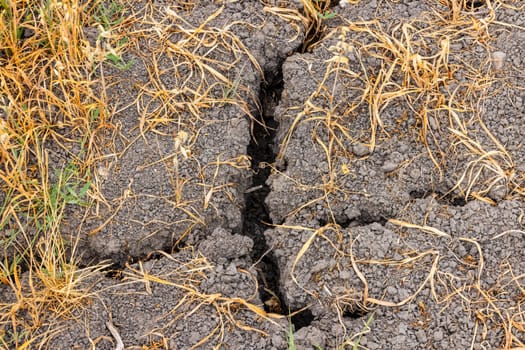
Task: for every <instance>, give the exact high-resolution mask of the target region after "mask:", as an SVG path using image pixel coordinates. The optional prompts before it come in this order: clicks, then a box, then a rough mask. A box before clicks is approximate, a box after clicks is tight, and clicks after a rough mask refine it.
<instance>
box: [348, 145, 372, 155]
mask: <svg viewBox="0 0 525 350" xmlns="http://www.w3.org/2000/svg"><path fill="white" fill-rule="evenodd" d="M352 152H353V153H354V154H355V155H356V156H358V157H364V156H367V155H369V154H370V147H368V146H366V145H364V144H362V143H358V144H355V145H354V146H353V147H352Z"/></svg>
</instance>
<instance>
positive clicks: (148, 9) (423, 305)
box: [0, 0, 525, 349]
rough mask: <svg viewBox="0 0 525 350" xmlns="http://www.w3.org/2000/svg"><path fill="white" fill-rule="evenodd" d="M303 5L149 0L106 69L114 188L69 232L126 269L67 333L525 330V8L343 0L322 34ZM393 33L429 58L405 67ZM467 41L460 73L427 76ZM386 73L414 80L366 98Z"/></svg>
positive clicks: (343, 344)
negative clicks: (499, 59) (476, 26)
mask: <svg viewBox="0 0 525 350" xmlns="http://www.w3.org/2000/svg"><path fill="white" fill-rule="evenodd" d="M176 3H178V2H176ZM284 3H286V2H284V1H269V2H266V4H263V2H261V1H258V0H253V1H251V0H250V1H228V2H225V3H223V4H219V3H218V2H209V1H200V2H199V1H196V2H194V4H193V5H192V6H183V5H180V6H179V5H177V6H176V5H170V4H166V3H163V2H153V3H151V2H142V1H139V2H136V3H134V5H133V6H134V8H133V12H134V13H135V14H136V16H142V17H143V18H144V19H147V20H145V21H143V22H141V23H140V24H134V25H130V28H129V33H130V34H129V40H130V42H132V43H133V44H132V45H131V47H132V49H130V50H129V51H128V52H126V54H125V56H124V60H125V61H126V62H133V64H132V65H131V67H130V68H129V69H127V70H122V69H118V68H117V67H114V66H111V65H109V64H108V65H107V66H106V67H105V71H104V72H103V73H104V76H106V77H107V79H106V80H105V82H104V84H105V89H106V91H107V94H108V97H109V101H112V103H113V106H112V107H111V109H112V110H114V111H115V114H114V116H113V120H112V122H113V125H114V128H113V129H108V130H107V133H106V134H105V135H104V137H102V138H101V139H100V140H97V142H99V144H100V145H102V146H101V149H105V150H106V153H105V154H101V155H100V160H99V161H97V162H96V164H95V165H94V169H93V171H94V172H95V173H96V176H95V183H94V186H95V187H96V188H97V189H98V193H97V196H98V200H97V204H96V205H93V206H91V207H89V208H88V210H87V211H86V210H85V208H83V207H80V206H69V207H68V208H67V215H66V217H65V222H64V226H63V227H62V229H61V231H62V232H67V233H71V234H72V235H78V236H79V237H80V240H79V242H78V247H77V251H78V252H79V253H80V254H81V258H82V260H81V262H82V265H83V266H86V267H87V266H90V265H94V264H96V263H100V262H102V261H109V263H110V264H112V268H111V270H108V271H98V272H97V273H96V274H94V275H92V276H91V277H90V279H89V280H88V281H85V283H84V284H85V287H86V288H88V289H89V291H90V292H91V293H92V295H90V297H89V298H88V300H89V303H85V305H83V307H82V308H81V309H78V310H76V311H75V314H74V315H70V316H71V317H70V318H69V319H66V320H62V319H60V320H57V319H53V317H51V316H49V320H47V319H46V320H45V321H43V323H42V324H43V327H42V334H45V332H46V331H50V330H58V329H60V332H58V331H57V332H56V334H54V335H53V336H50V337H49V339H48V340H47V341H46V344H47V345H46V346H47V348H49V349H89V348H96V349H114V348H115V346H116V338H115V336H114V335H112V334H111V332H110V329H109V327H108V326H107V324H106V323H107V322H111V324H112V325H114V327H115V328H116V329H117V330H118V332H119V334H120V337H121V338H122V341H123V343H124V345H125V348H126V349H128V348H129V349H133V348H135V349H138V348H143V349H145V348H147V349H164V348H165V349H190V348H195V349H210V348H224V349H288V348H289V341H288V339H287V336H288V332H289V327H290V322H291V323H292V327H293V328H294V332H293V335H294V343H295V346H296V348H297V349H316V348H319V347H320V348H322V349H339V348H348V349H350V348H355V347H353V346H354V345H355V346H356V347H357V346H358V347H359V348H367V349H397V348H404V349H500V348H508V349H510V348H513V347H519V346H523V343H524V342H525V319H524V318H525V313H524V311H523V308H524V303H525V297H524V295H525V294H524V289H523V286H522V281H523V277H524V276H525V260H524V259H523V251H524V249H525V240H524V239H523V238H524V237H523V232H524V231H523V215H524V212H525V202H524V201H523V195H524V194H525V192H523V191H522V190H521V186H522V185H523V181H525V153H524V150H523V147H522V146H523V145H522V143H523V139H524V137H525V134H524V133H525V131H524V128H522V127H521V125H523V123H524V122H525V105H524V99H525V88H524V84H523V81H524V79H523V78H524V75H523V71H524V70H525V57H524V54H523V52H525V47H524V44H523V42H525V41H524V39H525V29H524V26H525V9H524V6H523V4H522V3H520V2H516V1H514V2H512V1H505V2H499V1H498V2H496V3H495V4H492V2H488V1H487V2H484V1H480V2H474V3H475V4H472V5H473V6H472V7H474V8H473V9H463V10H462V11H461V12H460V18H461V19H456V20H457V23H458V24H457V26H458V27H457V28H455V29H454V31H452V29H451V31H450V32H447V31H446V28H448V27H446V25H449V24H450V23H452V22H453V20H452V17H446V16H448V15H450V16H452V14H451V11H452V10H451V9H449V8H448V7H447V6H446V5H444V4H441V3H439V2H436V1H430V0H425V1H409V0H402V1H395V2H394V1H366V2H360V1H357V2H356V4H350V3H348V2H345V1H340V2H337V3H338V4H333V6H332V7H331V8H330V9H328V10H327V11H328V12H327V13H326V14H321V15H322V16H323V17H325V19H324V20H323V26H324V27H323V35H320V36H318V37H316V38H315V41H313V42H309V44H308V45H306V46H305V45H304V43H305V42H306V41H308V40H310V39H311V38H308V37H307V35H308V28H306V27H305V21H304V20H305V18H304V17H303V18H301V17H300V16H299V14H300V13H303V14H304V12H301V11H304V9H303V7H302V5H300V4H299V2H297V1H289V2H287V4H284ZM444 3H446V2H444ZM284 5H286V6H287V9H288V10H286V11H284V10H283V11H279V10H277V8H278V7H277V6H284ZM474 5H475V6H474ZM171 6H173V8H171ZM520 6H521V7H520ZM175 7H176V8H175ZM173 11H175V12H176V13H177V14H178V15H174V14H173ZM493 13H494V14H495V16H496V18H495V19H494V21H492V22H491V25H490V26H487V28H483V29H480V30H479V32H474V31H473V29H472V28H471V25H472V23H474V22H475V20H480V21H481V22H479V23H483V21H484V20H487V18H488V16H490V15H491V14H493ZM332 15H333V16H332ZM440 20H441V21H443V23H444V24H443V26H442V27H443V28H445V29H443V32H440V33H439V35H436V36H435V37H430V36H425V35H427V34H428V33H430V32H431V29H432V28H433V27H432V26H431V24H432V23H434V22H432V21H435V23H438V21H440ZM154 22H156V24H155V25H153V24H152V23H154ZM476 23H478V22H476ZM199 26H203V27H201V29H202V28H206V30H202V31H198V30H196V28H199ZM172 28H184V30H182V31H175V30H173V29H172ZM450 28H452V27H450ZM461 28H464V29H465V30H464V32H461V31H458V30H459V29H461ZM194 30H195V31H194ZM226 30H228V31H229V32H230V33H231V34H225V32H226ZM193 31H194V32H193ZM89 32H90V29H89V28H86V33H87V34H86V35H87V36H88V38H89V35H88V34H89ZM427 32H428V33H427ZM141 33H148V35H147V36H146V35H144V36H142V34H141ZM185 33H186V34H188V33H194V36H193V37H192V36H191V35H188V36H185V35H186V34H185ZM406 33H412V35H413V37H411V38H412V39H411V40H409V39H407V38H406V37H404V36H403V35H406ZM457 33H460V34H457ZM95 34H96V33H95ZM380 35H382V36H380ZM146 38H147V39H146ZM380 38H383V40H385V38H390V39H392V43H393V44H392V45H393V46H392V47H395V46H396V45H397V44H396V43H395V41H394V39H399V42H403V40H405V41H404V42H403V43H404V44H405V45H413V46H414V47H413V48H414V50H418V53H419V55H420V56H419V58H417V59H419V61H418V60H417V59H416V58H414V57H415V56H414V57H412V56H411V57H410V58H409V61H408V66H406V67H405V66H404V68H402V67H401V64H400V63H398V62H399V61H396V57H395V53H394V52H393V51H392V50H391V49H389V48H386V47H382V46H379V45H376V44H378V43H379V42H380V41H379V39H380ZM445 38H449V39H451V40H452V41H451V42H449V43H448V44H450V57H447V58H446V59H447V60H448V61H447V62H448V63H447V64H448V66H447V65H446V64H444V63H441V66H440V67H441V68H440V69H443V71H441V72H438V73H439V74H445V73H446V74H445V75H447V78H443V77H441V76H438V77H437V78H435V79H436V80H435V81H433V82H434V83H435V84H429V86H422V85H417V84H423V82H422V81H417V77H416V78H414V77H413V76H412V77H411V78H410V79H412V80H410V79H409V80H407V79H408V78H407V74H408V73H406V72H407V71H410V69H411V68H410V65H414V66H417V68H414V70H416V71H418V72H420V73H421V72H423V71H424V69H426V68H425V67H427V66H424V63H421V62H427V63H428V62H431V63H433V64H434V65H439V64H440V63H439V62H441V61H439V59H440V57H441V56H440V52H442V51H441V50H442V48H443V46H442V45H445V44H444V41H443V40H445ZM489 38H490V40H489ZM184 40H186V41H185V42H186V43H187V45H188V46H187V48H188V51H187V52H191V53H192V54H193V55H194V57H192V60H194V65H193V66H191V65H188V64H186V63H184V59H185V58H187V57H180V56H177V55H178V54H179V55H180V52H181V51H175V50H174V49H173V47H174V46H175V45H180V43H181V42H182V41H184ZM421 42H424V45H422V44H421ZM345 43H346V44H345ZM448 44H447V45H448ZM199 45H200V46H199ZM345 45H346V46H345ZM418 45H419V46H418ZM440 45H441V46H440ZM496 51H502V52H505V53H506V61H505V63H504V66H503V68H501V69H495V67H494V64H495V63H494V62H493V60H492V59H491V57H492V56H491V55H492V54H493V52H496ZM195 57H200V59H201V60H200V61H198V60H199V58H195ZM441 59H443V60H444V59H445V58H443V57H441ZM396 62H397V63H396ZM443 62H444V61H443ZM200 64H202V65H200ZM395 64H399V66H397V67H396V66H395ZM418 64H421V66H418ZM203 67H204V68H203ZM390 67H394V68H395V69H392V70H391V71H389V68H390ZM445 67H447V69H449V71H448V72H445ZM154 68H155V69H154ZM403 69H406V71H403ZM418 69H420V70H418ZM386 72H389V74H390V75H388V76H385V74H386ZM476 72H477V73H480V72H481V73H484V74H486V79H485V80H479V81H478V80H475V79H476V78H478V77H479V76H477V75H476V74H475V73H476ZM98 73H99V74H100V73H101V72H98ZM405 73H406V74H405ZM381 74H383V75H381ZM421 74H422V75H421V76H422V77H424V78H425V79H427V81H430V80H432V79H433V77H430V76H428V75H424V74H423V73H421ZM439 74H438V75H439ZM221 76H222V77H226V78H227V80H228V81H230V82H234V84H233V86H232V85H231V84H230V85H228V84H227V83H225V82H224V81H223V80H221V78H220V77H221ZM365 77H366V78H365ZM371 77H374V79H372V78H371ZM369 78H370V79H369ZM381 79H384V80H381ZM378 81H379V82H380V81H383V82H386V83H385V85H384V86H383V90H382V92H383V93H391V94H392V95H389V96H388V97H385V98H384V99H383V100H380V101H378V100H374V96H378V95H379V93H380V92H381V91H380V90H378V89H379V87H378V86H373V88H374V89H376V90H374V91H375V92H374V91H372V92H371V93H370V94H369V95H367V96H368V97H367V99H363V95H364V94H365V93H367V91H368V92H369V89H371V85H370V84H371V83H372V85H373V82H378ZM473 81H475V82H476V83H479V84H481V83H483V84H481V85H476V86H473V85H472V84H473ZM407 82H410V83H412V84H414V86H415V87H417V88H418V89H420V90H417V91H416V89H415V88H414V89H413V90H410V87H407V86H404V84H406V83H407ZM183 87H184V89H183ZM404 88H406V89H408V90H403V89H404ZM159 90H162V91H163V92H166V91H169V94H166V93H159V94H156V93H155V92H156V91H159ZM409 90H410V91H409ZM204 92H206V93H207V94H209V96H212V97H214V98H215V99H216V100H215V101H211V100H209V101H208V100H206V99H205V98H204V97H203V94H204ZM396 93H397V95H396ZM199 98H202V102H201V103H200V104H199V105H198V107H199V108H198V109H195V106H196V105H192V104H191V103H192V102H195V101H196V100H198V99H199ZM440 98H442V99H443V100H440ZM221 99H222V100H221ZM217 100H220V101H219V102H217ZM199 101H201V100H199ZM449 102H450V103H449ZM374 103H376V104H377V105H375V106H374ZM447 103H448V104H447ZM456 103H457V104H456ZM472 106H473V107H472ZM375 107H377V110H376V112H377V114H376V116H377V117H378V118H380V121H381V122H380V123H379V121H378V119H375V120H374V118H372V117H371V113H374V108H375ZM467 107H469V108H467ZM471 107H472V108H471ZM474 107H475V108H474ZM422 111H425V113H426V114H424V115H425V116H427V118H423V117H422V116H423V114H422ZM374 123H375V124H374ZM378 123H379V124H378ZM455 123H456V124H455ZM421 130H426V131H425V133H422V131H421ZM487 130H488V131H490V132H488V131H487ZM51 161H53V160H51ZM57 162H58V160H57ZM0 288H1V289H0V293H1V294H2V299H4V297H3V296H4V295H5V300H8V301H9V300H12V298H13V295H12V294H11V292H10V291H9V290H8V289H7V288H4V287H2V286H1V285H0ZM290 313H293V315H294V316H293V317H292V316H290V317H288V316H289V314H290ZM73 316H74V317H73ZM52 321H53V322H52ZM357 344H358V345H357Z"/></svg>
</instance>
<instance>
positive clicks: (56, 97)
mask: <svg viewBox="0 0 525 350" xmlns="http://www.w3.org/2000/svg"><path fill="white" fill-rule="evenodd" d="M103 6H105V4H104V3H102V2H101V1H82V2H81V1H70V2H60V1H54V0H50V1H45V2H28V1H21V0H20V1H3V2H0V104H1V106H0V107H1V113H0V158H1V163H2V166H1V168H0V190H1V191H0V193H1V194H0V196H1V200H2V211H1V213H0V228H1V230H2V232H3V233H2V235H1V236H0V242H2V246H3V250H2V255H1V256H2V258H1V262H0V282H2V283H3V284H6V285H8V286H9V287H10V289H11V292H12V293H13V295H14V300H13V301H10V302H7V301H5V300H2V304H1V305H0V327H1V329H2V332H3V333H1V334H0V342H1V344H2V346H4V347H5V348H12V347H15V348H20V349H23V348H32V347H38V344H37V343H40V344H42V342H45V340H46V339H48V337H49V336H51V335H52V333H56V332H58V331H59V330H58V329H55V330H52V327H51V328H50V329H51V331H49V332H47V333H46V332H40V333H39V332H38V329H39V328H41V327H43V326H44V324H45V323H46V322H50V318H49V317H48V314H52V315H55V316H64V317H71V316H72V314H73V310H74V309H75V308H77V307H80V306H81V305H82V304H83V303H85V300H86V298H87V297H88V296H89V292H88V291H87V290H85V289H84V288H85V286H84V285H83V284H84V282H85V281H86V280H87V279H89V278H90V276H91V275H94V274H96V271H98V270H100V269H101V268H102V267H103V266H102V265H97V266H94V267H92V268H87V269H79V268H77V261H76V252H75V238H74V237H73V238H67V239H66V238H65V233H64V232H61V230H60V223H61V221H62V219H63V213H64V209H65V207H66V205H86V204H87V202H88V201H89V199H88V195H89V193H90V190H91V181H90V166H91V165H92V162H93V160H94V159H95V158H96V156H97V153H98V151H99V150H98V149H97V144H96V139H97V133H99V132H100V131H101V130H102V129H103V128H106V127H108V125H109V124H110V117H109V115H108V111H107V110H106V101H105V100H104V98H105V97H104V94H103V92H102V93H101V92H100V91H97V90H96V89H95V88H96V86H95V84H97V79H98V78H97V77H95V75H94V71H95V70H96V67H97V65H99V64H101V61H102V60H105V59H106V56H105V54H104V52H103V50H102V51H100V50H99V52H98V54H97V52H96V50H97V48H95V47H92V46H91V45H90V44H89V42H88V41H87V40H86V38H85V37H84V32H83V28H84V27H88V26H91V25H94V24H95V22H96V19H95V18H94V17H93V16H92V13H91V12H90V11H92V10H93V8H99V9H100V8H102V7H103ZM58 153H60V154H62V155H63V163H58V164H57V163H56V161H54V162H51V161H50V159H51V158H54V159H56V157H52V155H56V154H58ZM23 271H26V273H23Z"/></svg>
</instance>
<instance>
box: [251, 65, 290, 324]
mask: <svg viewBox="0 0 525 350" xmlns="http://www.w3.org/2000/svg"><path fill="white" fill-rule="evenodd" d="M282 90H283V80H282V72H281V71H280V70H279V71H278V72H276V73H273V74H272V73H266V82H263V83H262V84H261V89H260V95H259V101H260V104H261V115H260V118H261V122H262V123H254V126H253V131H252V139H251V141H250V144H249V146H248V155H249V156H250V157H251V159H252V170H253V176H252V184H251V187H250V189H249V190H248V191H247V193H245V195H244V200H245V210H244V217H243V228H242V232H243V234H244V235H245V236H248V237H250V238H251V239H252V240H253V242H254V248H253V250H252V254H251V255H252V256H251V258H252V260H253V261H254V262H257V265H256V269H257V273H258V278H259V281H258V282H259V295H260V298H261V300H262V301H263V302H264V307H265V309H266V311H267V312H273V313H279V314H284V313H285V312H286V311H287V310H288V308H287V305H285V304H284V302H283V298H282V295H281V289H280V288H279V285H280V281H279V279H280V270H279V266H278V264H277V260H276V259H275V257H274V254H273V252H272V250H271V249H270V247H268V244H267V243H266V239H265V237H264V231H265V230H267V229H269V228H270V227H271V226H270V225H271V224H272V222H271V219H270V216H269V214H268V211H267V209H266V207H265V204H264V200H265V199H266V196H267V195H268V194H269V193H270V188H269V186H268V185H267V184H266V180H267V179H268V177H269V176H270V168H269V167H268V166H265V164H272V163H273V162H275V153H274V151H273V149H272V146H273V142H274V137H275V133H276V130H277V127H278V123H277V121H276V120H275V119H274V117H273V114H274V110H275V107H276V106H277V104H278V103H279V101H280V99H281V92H282Z"/></svg>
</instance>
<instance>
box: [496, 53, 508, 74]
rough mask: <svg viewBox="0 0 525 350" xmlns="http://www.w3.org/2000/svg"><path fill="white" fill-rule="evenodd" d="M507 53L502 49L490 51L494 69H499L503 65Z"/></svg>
mask: <svg viewBox="0 0 525 350" xmlns="http://www.w3.org/2000/svg"><path fill="white" fill-rule="evenodd" d="M506 58H507V54H506V53H505V52H503V51H496V52H493V53H492V66H493V67H494V69H495V70H501V69H502V68H503V66H504V65H505V59H506Z"/></svg>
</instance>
